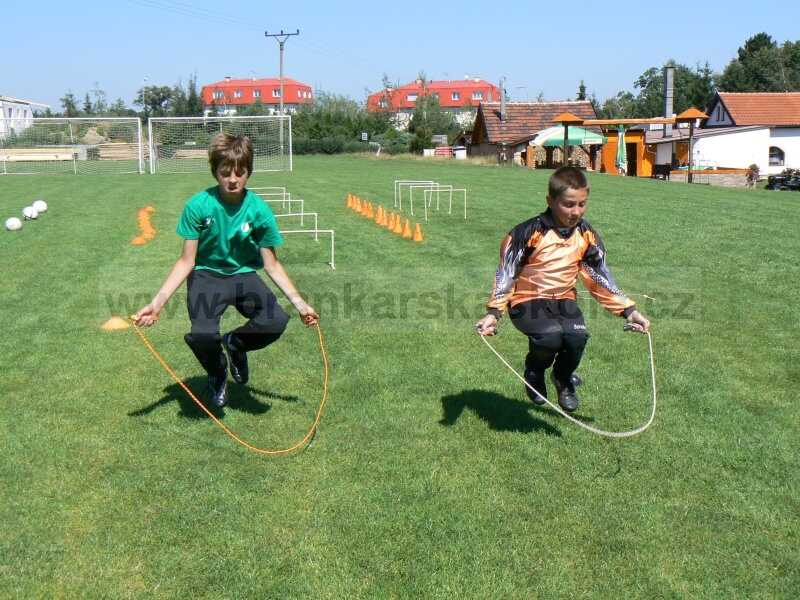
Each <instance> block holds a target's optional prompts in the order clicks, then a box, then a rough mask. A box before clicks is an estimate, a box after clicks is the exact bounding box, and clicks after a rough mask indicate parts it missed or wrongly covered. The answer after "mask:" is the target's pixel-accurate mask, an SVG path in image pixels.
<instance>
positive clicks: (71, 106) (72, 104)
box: [60, 90, 80, 117]
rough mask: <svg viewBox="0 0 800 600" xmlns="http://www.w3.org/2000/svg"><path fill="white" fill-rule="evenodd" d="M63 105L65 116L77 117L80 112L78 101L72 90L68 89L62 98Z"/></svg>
mask: <svg viewBox="0 0 800 600" xmlns="http://www.w3.org/2000/svg"><path fill="white" fill-rule="evenodd" d="M60 101H61V107H62V108H63V109H64V116H65V117H77V116H78V115H79V114H80V111H79V110H78V101H77V100H76V98H75V94H73V93H72V90H67V93H66V94H64V96H63V97H62V98H61V99H60Z"/></svg>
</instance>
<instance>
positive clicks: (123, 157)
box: [0, 117, 146, 175]
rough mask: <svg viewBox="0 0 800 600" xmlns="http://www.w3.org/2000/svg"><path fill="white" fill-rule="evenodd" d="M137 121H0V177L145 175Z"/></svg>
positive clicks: (115, 119) (124, 119)
mask: <svg viewBox="0 0 800 600" xmlns="http://www.w3.org/2000/svg"><path fill="white" fill-rule="evenodd" d="M145 158H146V155H145V148H144V144H143V143H142V123H141V121H140V120H139V119H138V118H137V117H85V118H61V117H26V118H7V117H6V118H0V174H3V175H10V174H25V175H28V174H45V173H144V160H145Z"/></svg>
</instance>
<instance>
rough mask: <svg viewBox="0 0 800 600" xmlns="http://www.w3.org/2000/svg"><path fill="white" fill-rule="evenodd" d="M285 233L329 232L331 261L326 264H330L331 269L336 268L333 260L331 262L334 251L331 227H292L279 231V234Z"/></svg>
mask: <svg viewBox="0 0 800 600" xmlns="http://www.w3.org/2000/svg"><path fill="white" fill-rule="evenodd" d="M287 233H313V234H315V235H316V234H319V233H330V234H331V262H329V263H328V264H329V265H330V266H331V269H335V268H336V266H335V265H334V262H333V253H334V232H333V229H292V230H289V231H281V235H284V234H287Z"/></svg>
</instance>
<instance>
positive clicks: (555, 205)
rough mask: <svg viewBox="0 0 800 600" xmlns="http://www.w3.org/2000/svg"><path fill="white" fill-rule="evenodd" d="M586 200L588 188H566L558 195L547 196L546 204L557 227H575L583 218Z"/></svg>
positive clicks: (587, 198) (587, 199)
mask: <svg viewBox="0 0 800 600" xmlns="http://www.w3.org/2000/svg"><path fill="white" fill-rule="evenodd" d="M588 201H589V190H573V189H572V188H567V189H566V190H564V193H563V194H561V195H560V196H557V197H555V198H553V197H552V196H548V197H547V206H549V207H550V210H551V211H552V213H553V220H554V221H555V223H556V226H557V227H575V226H576V225H577V224H578V223H580V221H581V219H582V218H583V213H585V212H586V203H587V202H588Z"/></svg>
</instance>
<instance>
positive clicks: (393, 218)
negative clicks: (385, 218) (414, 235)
mask: <svg viewBox="0 0 800 600" xmlns="http://www.w3.org/2000/svg"><path fill="white" fill-rule="evenodd" d="M396 218H397V217H395V215H394V213H392V214H391V216H390V217H389V222H388V223H387V224H386V226H387V227H388V228H389V229H394V221H395V219H396Z"/></svg>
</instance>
